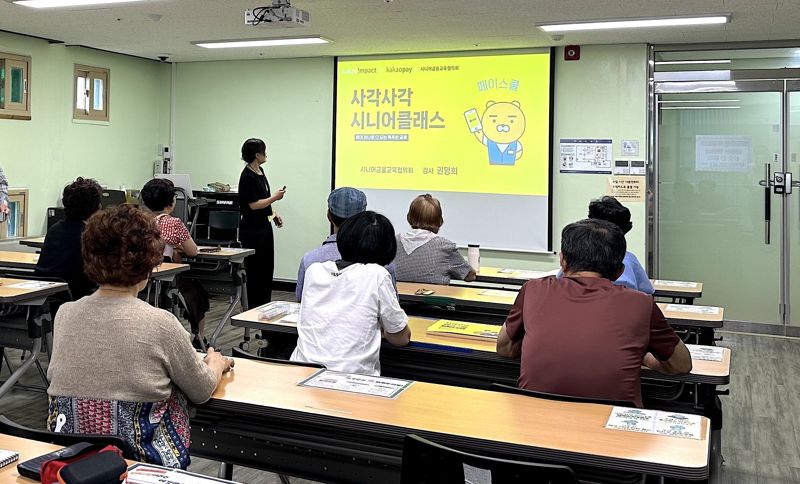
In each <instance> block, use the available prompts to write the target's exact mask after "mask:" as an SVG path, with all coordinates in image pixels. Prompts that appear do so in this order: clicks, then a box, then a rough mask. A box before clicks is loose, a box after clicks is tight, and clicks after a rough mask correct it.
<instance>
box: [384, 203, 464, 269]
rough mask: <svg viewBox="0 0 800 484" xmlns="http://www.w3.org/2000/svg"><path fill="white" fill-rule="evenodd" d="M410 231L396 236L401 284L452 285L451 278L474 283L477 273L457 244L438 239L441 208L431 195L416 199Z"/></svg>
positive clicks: (396, 257)
mask: <svg viewBox="0 0 800 484" xmlns="http://www.w3.org/2000/svg"><path fill="white" fill-rule="evenodd" d="M406 220H408V223H409V225H411V228H410V229H409V230H407V231H406V232H404V233H402V234H398V235H397V255H396V256H395V259H394V264H395V270H396V271H397V280H398V281H408V282H427V283H429V284H450V279H451V278H456V279H460V280H464V281H474V280H475V271H474V270H473V269H472V268H471V267H470V266H469V264H468V263H467V261H466V260H464V257H462V256H461V254H460V253H459V252H458V249H457V248H456V244H455V243H453V242H452V241H450V240H448V239H446V238H444V237H442V236H440V235H439V229H440V228H441V227H442V225H443V224H444V218H443V217H442V205H441V204H440V203H439V200H437V199H436V198H434V197H433V196H431V195H430V194H429V193H426V194H424V195H420V196H418V197H416V198H415V199H414V200H413V201H412V202H411V206H410V207H409V209H408V215H406Z"/></svg>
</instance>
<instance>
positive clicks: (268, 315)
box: [258, 301, 300, 323]
mask: <svg viewBox="0 0 800 484" xmlns="http://www.w3.org/2000/svg"><path fill="white" fill-rule="evenodd" d="M299 313H300V303H296V302H287V301H272V302H271V303H267V304H265V305H263V306H261V307H259V308H258V320H259V321H277V320H280V321H285V322H295V323H296V322H297V315H298V314H299ZM292 317H293V318H294V321H291V320H290V318H292Z"/></svg>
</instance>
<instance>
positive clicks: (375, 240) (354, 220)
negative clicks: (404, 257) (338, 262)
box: [336, 210, 397, 266]
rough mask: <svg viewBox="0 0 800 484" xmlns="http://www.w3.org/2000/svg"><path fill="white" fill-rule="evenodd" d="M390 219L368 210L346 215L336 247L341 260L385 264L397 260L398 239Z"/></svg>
mask: <svg viewBox="0 0 800 484" xmlns="http://www.w3.org/2000/svg"><path fill="white" fill-rule="evenodd" d="M394 237H395V236H394V227H392V222H390V221H389V219H388V218H386V217H384V216H383V215H381V214H379V213H375V212H373V211H370V210H367V211H366V212H361V213H359V214H356V215H353V216H352V217H349V218H347V220H345V221H344V223H342V226H341V227H339V232H338V234H337V235H336V247H338V248H339V253H340V254H342V260H344V261H347V262H356V263H362V264H380V265H382V266H385V265H387V264H389V263H390V262H392V261H393V260H394V256H395V253H396V252H397V240H395V238H394Z"/></svg>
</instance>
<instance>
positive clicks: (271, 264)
mask: <svg viewBox="0 0 800 484" xmlns="http://www.w3.org/2000/svg"><path fill="white" fill-rule="evenodd" d="M258 170H259V171H260V172H261V174H257V173H255V172H254V171H253V170H251V169H250V168H248V167H247V166H245V167H244V170H242V174H241V176H240V177H239V211H240V214H241V220H240V222H239V242H241V244H242V247H245V248H247V249H255V251H256V253H255V254H254V255H251V256H249V257H247V258H245V260H244V266H245V271H246V272H247V304H248V306H249V307H251V308H254V307H256V306H261V305H262V304H266V303H268V302H270V301H271V300H272V275H273V272H274V269H275V241H274V239H273V235H272V225H271V223H270V219H269V217H270V216H271V215H272V206H271V205H270V206H268V207H267V208H262V209H261V210H253V209H251V208H250V204H251V203H253V202H257V201H258V200H263V199H265V198H269V197H270V196H271V194H270V189H269V182H268V181H267V177H266V176H265V175H264V170H262V169H261V168H260V167H259V169H258Z"/></svg>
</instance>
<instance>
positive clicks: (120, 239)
mask: <svg viewBox="0 0 800 484" xmlns="http://www.w3.org/2000/svg"><path fill="white" fill-rule="evenodd" d="M81 242H82V254H83V260H84V266H85V270H86V274H87V275H88V276H89V278H90V279H92V280H93V281H94V282H96V283H97V284H98V285H99V288H98V290H97V291H96V292H95V293H94V294H92V295H90V296H87V297H85V298H83V299H81V300H79V301H75V302H70V303H66V304H64V305H63V306H61V309H60V310H59V311H58V314H57V315H56V318H55V322H54V338H53V354H52V356H51V358H50V366H49V368H48V377H49V378H50V387H49V388H48V390H47V393H48V394H49V396H50V410H49V416H48V419H47V423H48V428H49V429H50V430H52V431H55V432H65V433H77V434H81V433H82V434H106V435H118V436H120V437H122V438H124V439H125V440H126V441H127V442H128V444H130V447H131V448H132V449H133V451H134V454H135V455H134V456H133V457H134V458H135V459H136V460H138V461H142V462H150V463H154V464H159V465H163V466H167V467H181V468H186V466H188V465H189V413H188V409H187V397H188V399H189V400H191V401H193V402H195V403H202V402H205V401H206V400H208V399H209V398H210V397H211V394H212V393H213V392H214V389H215V388H216V386H217V384H218V383H219V381H220V379H221V378H222V374H223V373H224V372H226V371H228V370H229V369H230V368H231V367H232V366H233V360H231V359H228V358H225V357H224V356H222V355H221V354H220V353H219V352H216V351H214V349H213V348H209V349H208V354H207V355H206V356H205V358H203V356H202V355H201V354H198V353H196V352H195V350H194V348H192V343H191V340H190V336H189V333H187V332H186V331H185V330H184V329H183V326H181V324H180V322H178V320H177V319H176V318H175V316H173V315H172V314H171V313H169V312H167V311H164V310H162V309H157V308H154V307H152V306H150V305H148V304H147V303H145V302H144V301H142V300H140V299H138V298H137V297H136V296H137V294H138V293H139V291H141V290H142V289H143V288H144V287H145V285H147V280H148V278H149V277H150V273H151V272H152V270H153V268H155V267H156V266H158V265H159V264H160V263H161V261H162V258H163V250H164V242H163V241H162V240H161V236H160V234H159V231H158V228H157V227H156V222H155V220H153V218H152V216H151V215H150V214H149V213H147V212H145V211H144V210H140V209H138V208H135V207H133V206H131V205H121V206H119V207H114V208H110V209H108V210H105V211H101V212H97V213H96V214H94V215H93V216H92V217H91V218H89V220H88V222H87V223H86V228H85V230H84V232H83V236H82V239H81Z"/></svg>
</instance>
